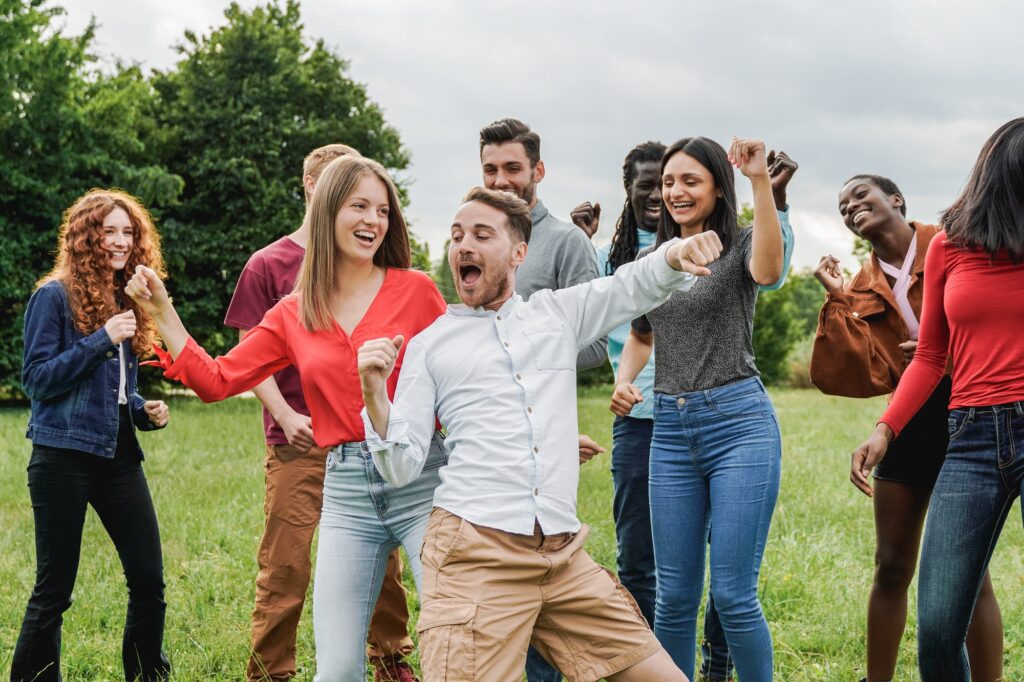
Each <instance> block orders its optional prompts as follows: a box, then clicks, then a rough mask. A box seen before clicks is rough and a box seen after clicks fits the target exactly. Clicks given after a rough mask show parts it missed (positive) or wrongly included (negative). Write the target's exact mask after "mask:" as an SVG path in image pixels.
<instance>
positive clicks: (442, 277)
mask: <svg viewBox="0 0 1024 682" xmlns="http://www.w3.org/2000/svg"><path fill="white" fill-rule="evenodd" d="M451 243H452V240H451V239H446V240H444V252H443V253H442V254H441V257H440V258H438V259H437V261H436V262H435V263H434V269H433V271H432V272H431V273H430V274H431V276H432V277H433V278H434V283H435V284H436V285H437V289H438V291H440V292H441V296H443V297H444V300H445V301H447V302H448V303H458V302H459V292H458V291H456V290H455V278H454V276H453V275H452V269H451V268H450V267H449V266H448V247H449V246H451Z"/></svg>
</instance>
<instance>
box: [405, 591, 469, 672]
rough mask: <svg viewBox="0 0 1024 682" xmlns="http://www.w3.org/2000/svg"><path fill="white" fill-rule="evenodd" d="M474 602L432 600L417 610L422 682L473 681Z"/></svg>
mask: <svg viewBox="0 0 1024 682" xmlns="http://www.w3.org/2000/svg"><path fill="white" fill-rule="evenodd" d="M475 615H476V603H475V602H471V601H466V600H463V599H434V600H431V601H430V602H429V603H427V604H426V605H425V606H424V607H423V609H422V610H421V611H420V619H419V622H418V623H417V625H416V630H417V632H419V635H420V669H421V671H422V673H423V682H445V681H448V682H473V681H474V680H476V671H475V668H476V666H475V662H476V661H475V658H476V651H475V648H474V645H473V617H474V616H475Z"/></svg>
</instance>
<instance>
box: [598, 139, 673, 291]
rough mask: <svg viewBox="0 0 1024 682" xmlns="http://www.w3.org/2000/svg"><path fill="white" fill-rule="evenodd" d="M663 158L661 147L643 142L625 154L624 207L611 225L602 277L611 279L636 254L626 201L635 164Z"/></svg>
mask: <svg viewBox="0 0 1024 682" xmlns="http://www.w3.org/2000/svg"><path fill="white" fill-rule="evenodd" d="M664 155H665V145H663V144H662V143H660V142H650V141H648V142H644V143H642V144H638V145H637V146H635V147H633V148H632V149H630V150H629V153H628V154H626V160H625V162H624V163H623V164H622V184H623V185H624V186H625V187H626V203H625V205H624V206H623V207H622V213H621V214H620V215H619V221H618V222H617V223H616V224H615V234H613V235H612V243H611V246H610V247H609V249H608V261H607V262H606V263H605V266H604V267H605V272H604V274H605V275H613V274H615V271H616V270H617V269H618V268H619V266H620V265H623V264H625V263H629V262H631V261H633V260H636V254H637V253H638V252H639V251H640V246H639V245H640V242H639V238H638V236H637V230H638V229H639V225H638V224H637V220H636V216H634V215H633V205H632V204H631V203H630V201H629V188H630V187H631V186H632V184H633V180H635V179H636V166H637V164H638V163H644V162H650V161H654V162H658V161H661V157H663V156H664Z"/></svg>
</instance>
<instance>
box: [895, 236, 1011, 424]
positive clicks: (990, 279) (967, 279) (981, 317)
mask: <svg viewBox="0 0 1024 682" xmlns="http://www.w3.org/2000/svg"><path fill="white" fill-rule="evenodd" d="M925 273H926V275H925V281H924V305H923V308H922V311H921V330H920V335H919V339H918V346H917V350H916V351H915V353H914V359H913V361H911V363H910V366H909V367H908V368H907V371H906V372H904V374H903V378H901V379H900V383H899V385H898V386H897V387H896V393H895V395H894V396H893V400H892V403H891V404H890V405H889V408H888V409H887V410H886V411H885V414H884V415H882V419H881V421H882V422H884V423H885V424H888V425H889V427H890V428H891V429H892V430H893V431H894V432H895V433H896V434H899V432H900V431H901V430H902V429H903V427H904V426H906V424H907V422H908V421H910V418H911V417H913V416H914V414H915V413H917V411H918V409H919V408H920V407H921V406H922V405H923V404H924V402H925V400H927V399H928V396H929V395H931V392H932V390H934V388H935V386H936V385H937V384H938V382H939V379H941V378H942V375H943V372H944V370H945V367H946V355H947V353H948V354H949V355H950V356H951V357H952V359H953V394H952V396H951V397H950V402H949V407H950V409H954V408H958V407H983V406H987V405H1001V404H1003V403H1010V402H1014V401H1017V400H1024V343H1022V342H1021V338H1024V265H1014V264H1013V262H1012V261H1011V260H1010V259H1009V258H1008V257H1006V256H1002V257H1001V258H998V259H996V260H995V261H994V262H992V261H991V259H990V258H989V255H988V254H987V253H986V252H984V251H981V250H977V249H971V250H964V249H961V248H959V247H957V246H955V245H953V244H950V243H949V242H948V241H947V240H946V233H945V232H941V233H939V234H938V235H937V236H936V237H935V238H934V239H933V240H932V243H931V244H930V245H929V247H928V257H927V259H926V260H925Z"/></svg>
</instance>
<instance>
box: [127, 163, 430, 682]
mask: <svg viewBox="0 0 1024 682" xmlns="http://www.w3.org/2000/svg"><path fill="white" fill-rule="evenodd" d="M309 211H310V214H309V215H310V234H309V242H308V248H307V251H306V256H305V259H304V260H303V264H302V269H301V271H300V274H299V280H298V284H297V286H296V292H295V293H293V294H291V295H289V296H287V297H286V298H284V299H282V300H281V301H280V302H279V303H278V304H277V305H276V306H274V307H273V308H271V309H270V310H269V311H268V312H267V314H266V316H265V317H264V318H263V321H262V322H260V324H259V325H257V326H256V327H254V328H253V329H252V330H251V331H250V332H249V333H248V334H247V335H246V336H245V338H243V339H242V340H241V341H240V342H239V344H238V345H237V346H236V347H235V348H233V349H232V350H231V351H230V352H229V353H228V354H227V355H225V356H223V357H219V358H217V359H216V360H215V359H213V358H211V357H210V356H209V355H208V354H207V353H206V352H205V351H204V350H203V349H202V348H201V347H200V346H199V344H197V343H196V342H195V340H194V339H192V338H191V337H190V336H189V335H188V332H187V331H186V330H185V327H184V325H183V324H182V322H181V320H180V318H179V317H178V315H177V313H176V312H175V310H174V307H173V305H172V304H171V301H170V299H169V298H168V296H167V290H166V289H165V288H164V284H163V282H161V281H160V279H159V277H157V276H156V274H155V273H154V272H153V271H152V270H149V269H147V268H143V267H140V268H138V269H137V271H136V273H135V275H134V276H133V277H132V279H131V281H130V282H129V283H128V287H127V288H126V291H127V292H128V294H129V295H130V296H131V297H132V298H133V299H135V300H136V301H138V302H139V304H140V305H141V306H142V307H143V308H144V309H145V310H146V311H147V312H148V313H149V314H150V315H152V317H153V319H154V320H155V321H156V323H157V327H158V328H159V330H160V335H161V336H162V337H163V339H164V343H165V344H166V345H167V349H168V351H169V353H170V357H166V354H164V357H163V364H164V367H165V369H166V376H168V377H169V378H171V379H176V380H178V381H181V382H182V383H184V384H185V385H186V386H188V387H190V388H192V389H193V390H194V391H195V392H196V393H197V394H198V395H199V396H200V397H201V398H202V399H203V400H206V401H213V400H222V399H224V398H226V397H228V396H231V395H235V394H237V393H241V392H243V391H246V390H248V389H250V388H252V387H254V386H256V385H257V384H259V383H260V382H262V381H263V380H264V379H266V378H267V377H268V376H270V375H272V374H273V373H274V372H276V371H278V370H280V369H282V368H284V367H286V366H288V365H294V366H295V367H297V368H298V370H299V374H300V380H301V383H302V392H303V396H304V397H305V399H306V403H307V406H308V407H309V410H310V419H311V422H312V427H313V439H314V440H315V441H316V443H317V445H319V446H320V447H322V448H325V449H328V450H330V452H329V454H328V458H327V472H326V475H325V478H324V497H323V512H322V515H321V520H320V540H319V547H318V550H317V561H316V572H315V577H314V584H313V629H314V634H315V638H316V659H317V675H316V679H317V680H340V679H362V678H363V676H364V675H365V669H366V668H365V660H364V644H363V643H364V642H365V641H366V632H367V628H368V626H369V621H370V615H371V614H372V612H373V607H374V604H375V602H376V599H377V594H378V592H379V591H380V586H381V582H382V580H383V576H384V568H385V565H386V563H387V557H388V554H390V553H391V551H392V550H393V549H395V547H397V546H398V544H399V543H400V544H402V545H403V546H404V547H405V549H406V552H407V553H408V555H409V565H410V568H411V569H412V572H413V576H414V577H415V579H416V583H417V587H418V586H419V584H420V578H421V568H420V562H419V550H420V546H421V545H422V543H423V534H424V532H425V530H426V524H427V519H428V516H429V514H430V509H431V506H432V504H433V494H434V488H436V487H437V485H438V484H439V483H440V478H439V476H438V470H439V468H440V467H441V466H442V465H443V464H445V462H446V460H447V454H446V452H445V451H444V448H443V445H442V443H441V439H440V436H439V435H438V434H435V438H434V443H433V447H432V448H431V452H430V455H429V456H428V458H427V465H426V467H425V468H424V472H423V475H422V476H421V477H420V478H419V479H417V480H416V481H415V482H413V483H411V484H410V485H408V486H406V487H403V488H401V489H397V488H393V487H392V486H391V485H389V484H388V483H386V482H385V481H384V480H383V479H381V478H380V475H379V474H378V473H377V471H376V469H375V468H374V465H373V461H372V459H371V456H370V455H369V453H368V451H367V450H366V449H365V447H362V441H363V440H364V439H365V434H364V431H363V423H362V420H361V418H360V416H359V413H360V410H362V408H363V399H362V389H361V388H360V384H359V373H358V369H357V364H356V360H357V354H358V350H359V347H360V346H361V345H362V344H363V343H364V342H365V341H367V340H370V339H376V338H380V337H383V336H386V337H388V338H394V337H399V336H400V337H403V338H405V339H408V338H410V337H412V336H413V335H415V334H417V333H419V332H420V331H422V330H423V329H424V328H426V327H427V326H429V325H430V324H431V323H432V322H433V321H434V320H435V319H437V317H438V316H439V315H440V314H441V313H443V312H444V308H445V305H444V301H443V299H442V298H441V295H440V294H439V293H438V291H437V287H436V286H435V285H434V283H433V282H432V281H431V279H430V278H429V277H428V276H427V275H425V274H423V273H421V272H416V271H413V270H409V269H408V268H409V267H410V265H411V253H410V249H409V238H408V232H407V231H406V226H405V221H404V219H403V218H402V214H401V210H400V208H399V203H398V194H397V192H396V190H395V187H394V184H393V183H392V181H391V178H389V177H388V175H387V172H386V171H385V170H384V168H383V167H382V166H381V165H380V164H378V163H377V162H375V161H372V160H370V159H366V158H361V157H353V156H344V157H341V158H339V159H336V160H335V161H333V162H331V164H330V165H329V166H328V167H327V169H326V170H324V172H323V174H322V175H321V177H320V180H319V181H318V183H317V188H316V192H315V193H314V195H313V200H312V202H311V204H310V208H309ZM172 358H173V361H172ZM401 362H402V353H399V354H398V359H397V363H396V364H400V363H401ZM397 377H398V372H395V373H394V374H393V378H392V380H391V381H390V382H389V384H388V392H389V395H390V394H393V393H394V390H395V385H396V383H397Z"/></svg>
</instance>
